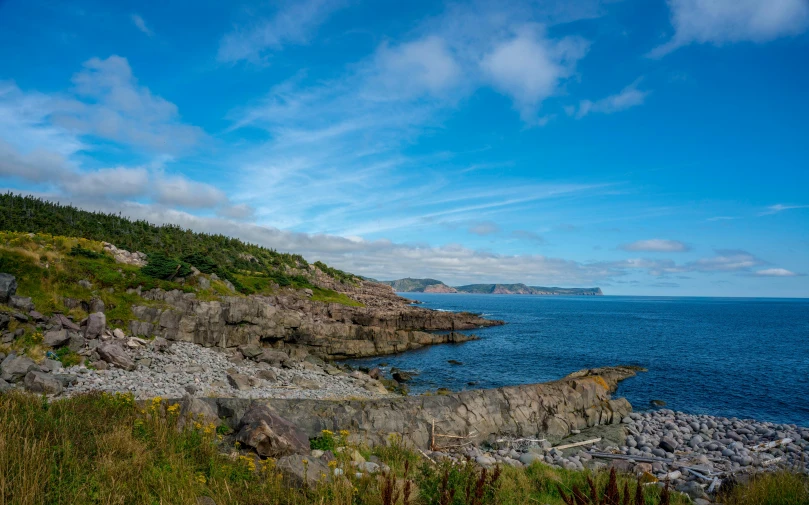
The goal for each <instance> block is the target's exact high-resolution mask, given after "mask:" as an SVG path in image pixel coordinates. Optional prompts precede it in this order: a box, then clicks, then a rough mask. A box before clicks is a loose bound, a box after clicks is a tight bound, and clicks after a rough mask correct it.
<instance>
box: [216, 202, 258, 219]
mask: <svg viewBox="0 0 809 505" xmlns="http://www.w3.org/2000/svg"><path fill="white" fill-rule="evenodd" d="M216 215H217V216H219V217H224V218H230V219H236V220H238V221H250V220H252V219H253V218H254V217H255V216H256V209H254V208H253V207H251V206H249V205H247V204H246V203H239V204H236V205H223V206H222V207H220V208H219V209H217V211H216Z"/></svg>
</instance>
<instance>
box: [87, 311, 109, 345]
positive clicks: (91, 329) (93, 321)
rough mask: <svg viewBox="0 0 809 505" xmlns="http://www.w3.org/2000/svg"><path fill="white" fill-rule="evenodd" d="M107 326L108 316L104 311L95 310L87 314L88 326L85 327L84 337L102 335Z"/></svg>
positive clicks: (89, 337)
mask: <svg viewBox="0 0 809 505" xmlns="http://www.w3.org/2000/svg"><path fill="white" fill-rule="evenodd" d="M106 327H107V316H105V315H104V313H103V312H94V313H92V314H90V315H89V316H87V327H86V328H85V329H84V338H88V339H93V338H98V337H100V336H101V335H102V334H103V333H104V330H105V329H106Z"/></svg>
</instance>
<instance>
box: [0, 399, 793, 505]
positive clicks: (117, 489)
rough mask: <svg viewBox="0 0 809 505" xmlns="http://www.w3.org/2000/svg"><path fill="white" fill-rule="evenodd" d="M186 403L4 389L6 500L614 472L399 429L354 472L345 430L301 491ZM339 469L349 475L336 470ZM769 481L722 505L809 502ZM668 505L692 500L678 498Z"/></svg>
mask: <svg viewBox="0 0 809 505" xmlns="http://www.w3.org/2000/svg"><path fill="white" fill-rule="evenodd" d="M179 410H180V409H179V406H178V405H169V404H167V403H166V402H165V401H161V400H160V399H159V398H157V399H155V400H153V401H152V402H151V403H150V404H148V405H146V406H145V407H139V406H137V405H136V404H135V403H134V402H133V400H132V397H131V396H128V395H120V394H117V395H110V394H102V393H91V394H86V395H81V396H77V397H73V398H69V399H64V400H60V401H55V402H46V401H45V400H44V399H43V398H41V397H37V396H33V395H29V394H22V393H16V392H15V393H10V394H5V395H0V505H28V504H30V505H34V504H37V505H38V504H43V503H44V504H81V505H84V504H121V505H124V504H127V505H128V504H148V505H152V504H166V505H168V504H182V505H196V504H197V499H198V498H199V497H203V496H207V497H210V498H212V499H213V500H215V502H216V503H217V505H227V504H233V505H236V504H245V505H259V504H262V505H302V504H319V505H434V504H435V505H438V504H440V505H467V504H474V505H494V504H502V505H522V504H527V503H540V504H549V505H562V504H563V501H562V498H561V494H562V493H564V494H566V495H569V494H570V493H571V490H572V489H573V488H575V487H579V488H582V489H585V488H586V487H587V486H588V478H591V479H592V480H593V482H594V484H595V486H596V487H597V488H598V489H601V490H603V489H605V488H606V487H607V484H608V482H609V479H610V477H609V475H608V474H607V473H605V472H601V473H597V474H592V473H586V472H574V471H566V470H557V469H553V468H550V467H548V466H545V465H541V464H534V465H532V466H530V467H528V468H524V469H523V468H519V469H518V468H512V467H508V466H505V467H502V468H496V469H491V470H488V471H485V472H484V471H483V470H482V469H480V468H479V467H477V466H476V465H474V464H471V463H469V464H463V465H457V464H456V465H452V464H450V463H447V462H443V463H442V462H432V461H430V460H426V459H424V458H422V457H421V456H420V455H418V454H417V453H416V452H414V451H412V450H410V449H409V448H408V447H406V446H405V445H404V444H402V442H401V439H400V438H397V437H392V438H391V440H390V444H389V445H388V446H385V447H377V448H374V449H373V450H371V449H369V448H367V447H359V448H358V449H360V452H362V453H363V454H365V455H366V456H370V455H371V454H373V456H375V457H378V458H379V460H380V462H382V463H384V464H386V465H388V466H389V467H390V472H388V473H386V474H381V473H380V474H377V475H367V474H365V475H362V476H360V477H358V476H357V475H356V472H357V469H356V468H355V467H353V466H352V464H351V453H353V450H342V452H341V449H340V448H341V447H344V446H345V444H346V439H347V438H348V437H347V436H345V434H344V433H340V436H334V438H333V439H332V441H333V447H332V448H333V449H334V454H335V456H336V459H334V460H333V461H331V462H329V465H328V474H326V473H325V472H324V473H323V474H321V475H319V476H314V477H315V480H316V483H314V484H312V485H310V486H308V487H304V488H296V487H295V486H293V485H291V484H292V482H291V481H288V480H286V479H285V478H284V477H283V476H282V475H281V473H280V472H279V471H278V468H277V466H276V462H275V461H273V460H271V459H268V460H259V459H258V458H257V457H256V456H255V455H251V454H250V453H249V452H247V451H241V452H240V451H239V450H237V448H236V447H234V446H233V445H231V444H230V443H228V441H229V440H230V439H231V438H230V437H229V436H228V434H227V433H223V432H222V430H217V429H215V427H214V426H213V425H205V424H202V423H201V422H199V421H198V420H195V419H191V420H188V421H189V422H184V423H181V424H182V425H183V427H182V428H178V423H177V421H178V418H179ZM321 442H322V440H321ZM349 449H354V448H353V447H352V448H349ZM335 470H337V471H338V473H342V474H343V476H339V477H337V476H335V475H334V471H335ZM767 479H775V480H772V481H771V480H767ZM767 479H764V478H763V479H758V480H755V481H753V482H751V483H750V484H749V489H748V488H747V487H745V488H737V489H736V490H734V491H733V494H732V496H729V497H728V498H727V499H728V500H730V501H727V502H726V503H729V504H731V503H732V504H736V505H747V504H753V503H767V504H773V505H775V504H779V505H780V504H789V505H791V504H798V503H807V502H809V500H807V492H806V480H805V479H804V478H802V477H799V476H794V475H786V474H785V475H780V476H775V477H769V478H767ZM617 484H618V485H619V486H620V487H621V489H622V490H624V491H626V490H629V492H631V493H632V494H633V496H634V494H635V493H636V488H635V485H636V484H635V480H634V479H632V478H629V477H621V476H619V477H618V481H617ZM778 486H781V487H780V488H779V487H778ZM776 490H777V491H776ZM642 494H643V495H644V500H645V502H646V504H647V505H652V504H658V503H660V492H659V490H658V489H657V488H655V487H654V486H650V487H649V488H645V489H643V490H642ZM765 496H766V497H767V498H766V499H765V498H762V497H765ZM733 500H736V501H733ZM801 500H803V501H801ZM671 503H672V504H684V503H688V501H687V499H685V498H683V497H682V496H679V495H673V496H672V500H671Z"/></svg>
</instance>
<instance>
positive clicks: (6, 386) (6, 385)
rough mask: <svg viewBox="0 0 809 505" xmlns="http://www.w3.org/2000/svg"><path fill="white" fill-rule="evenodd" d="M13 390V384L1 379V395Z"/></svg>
mask: <svg viewBox="0 0 809 505" xmlns="http://www.w3.org/2000/svg"><path fill="white" fill-rule="evenodd" d="M11 388H12V386H11V384H9V383H8V382H6V381H4V380H3V379H0V394H2V393H5V392H6V391H9V390H10V389H11Z"/></svg>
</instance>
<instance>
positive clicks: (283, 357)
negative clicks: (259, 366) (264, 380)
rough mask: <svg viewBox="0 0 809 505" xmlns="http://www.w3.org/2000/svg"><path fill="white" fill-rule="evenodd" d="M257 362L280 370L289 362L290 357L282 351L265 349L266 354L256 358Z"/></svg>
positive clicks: (263, 353)
mask: <svg viewBox="0 0 809 505" xmlns="http://www.w3.org/2000/svg"><path fill="white" fill-rule="evenodd" d="M256 360H257V361H260V362H262V363H269V364H270V365H272V366H274V367H276V368H278V367H280V366H281V365H283V364H285V363H286V362H287V361H289V356H287V354H286V353H284V352H281V351H274V350H271V349H265V350H264V352H262V353H261V355H260V356H258V357H257V358H256Z"/></svg>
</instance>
